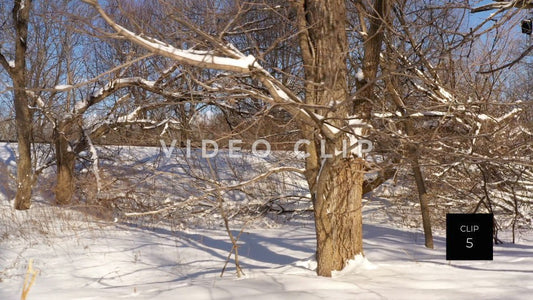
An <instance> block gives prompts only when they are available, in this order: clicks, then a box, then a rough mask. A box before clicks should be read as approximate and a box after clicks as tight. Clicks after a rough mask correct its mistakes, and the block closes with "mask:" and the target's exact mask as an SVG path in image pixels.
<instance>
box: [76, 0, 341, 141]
mask: <svg viewBox="0 0 533 300" xmlns="http://www.w3.org/2000/svg"><path fill="white" fill-rule="evenodd" d="M82 1H83V2H85V3H87V4H89V5H91V6H93V7H94V8H95V9H96V10H97V12H98V13H99V14H100V16H101V17H102V18H103V19H104V20H105V22H106V23H107V24H108V25H109V26H111V27H112V28H113V29H114V30H115V31H116V33H117V34H118V35H120V36H122V37H123V38H126V39H127V40H129V41H131V42H133V43H135V44H137V45H139V46H141V47H143V48H145V49H146V50H148V51H150V52H152V53H155V54H158V55H161V56H164V57H167V58H170V59H172V60H174V61H176V62H179V63H183V64H187V65H191V66H196V67H201V68H208V69H213V70H221V71H230V72H235V73H240V74H252V76H254V77H255V78H257V79H258V80H259V81H260V82H261V83H262V84H263V85H264V86H265V87H266V88H267V90H268V91H269V93H270V94H271V96H272V97H273V99H274V101H275V102H278V103H282V104H290V105H287V106H286V107H285V108H286V110H287V111H288V112H290V113H291V114H293V115H294V116H298V117H299V118H300V119H301V120H302V121H304V122H305V123H308V124H310V125H312V126H315V127H318V128H320V130H321V132H322V133H323V134H324V135H325V136H326V137H328V138H333V137H335V134H334V133H333V132H331V130H330V129H329V128H327V127H326V126H323V124H322V121H321V120H320V118H316V117H315V115H313V114H312V113H311V111H310V110H308V109H307V108H305V107H302V106H303V105H305V104H304V102H303V101H302V100H301V99H300V98H299V97H298V96H297V95H295V94H294V93H293V92H292V91H290V90H289V89H288V88H287V87H286V86H284V85H283V84H282V83H281V82H279V81H278V80H277V79H276V78H274V76H272V75H271V74H270V73H269V72H268V71H266V70H265V69H264V68H263V67H261V65H260V64H259V63H258V61H257V59H256V58H255V57H254V56H253V55H244V54H243V53H242V52H241V51H239V50H238V49H236V48H235V47H234V46H233V45H232V44H226V45H220V43H218V44H219V48H217V50H218V51H219V52H221V53H224V55H226V56H219V55H216V53H215V51H203V50H191V49H189V50H184V49H178V48H176V47H174V46H172V45H169V44H167V43H165V42H162V41H160V40H157V39H155V38H151V37H144V36H141V35H138V34H136V33H134V32H132V31H129V30H128V29H126V28H124V27H122V26H120V25H118V24H117V23H116V22H115V21H114V20H113V19H112V18H111V17H110V16H109V15H108V14H107V13H106V12H105V11H104V9H103V8H102V7H101V6H100V4H99V3H98V1H97V0H82ZM192 29H193V30H195V28H192ZM80 106H82V105H80Z"/></svg>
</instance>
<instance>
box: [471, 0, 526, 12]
mask: <svg viewBox="0 0 533 300" xmlns="http://www.w3.org/2000/svg"><path fill="white" fill-rule="evenodd" d="M511 8H518V9H532V8H533V0H513V1H502V0H496V1H493V2H492V3H489V4H485V5H482V6H479V7H474V8H472V10H471V11H472V12H473V13H478V12H482V11H487V10H494V9H499V10H502V11H503V10H507V9H511Z"/></svg>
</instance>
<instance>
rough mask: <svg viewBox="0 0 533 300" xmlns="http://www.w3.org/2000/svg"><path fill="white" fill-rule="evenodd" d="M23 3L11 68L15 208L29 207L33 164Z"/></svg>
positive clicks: (17, 16)
mask: <svg viewBox="0 0 533 300" xmlns="http://www.w3.org/2000/svg"><path fill="white" fill-rule="evenodd" d="M26 2H28V3H27V4H26V5H25V6H21V1H20V0H17V1H15V5H14V7H13V21H14V23H15V30H16V33H17V34H16V41H15V67H14V68H13V69H12V70H11V78H12V79H13V88H14V96H15V97H14V105H15V122H16V125H17V140H18V152H19V156H18V160H17V195H16V196H15V209H20V210H23V209H29V208H30V205H31V189H32V185H33V168H32V164H31V131H32V128H31V127H32V114H31V112H30V109H29V106H28V104H29V102H28V94H27V93H26V41H27V38H28V20H29V11H30V3H31V1H26Z"/></svg>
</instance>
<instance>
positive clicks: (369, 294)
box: [0, 151, 533, 299]
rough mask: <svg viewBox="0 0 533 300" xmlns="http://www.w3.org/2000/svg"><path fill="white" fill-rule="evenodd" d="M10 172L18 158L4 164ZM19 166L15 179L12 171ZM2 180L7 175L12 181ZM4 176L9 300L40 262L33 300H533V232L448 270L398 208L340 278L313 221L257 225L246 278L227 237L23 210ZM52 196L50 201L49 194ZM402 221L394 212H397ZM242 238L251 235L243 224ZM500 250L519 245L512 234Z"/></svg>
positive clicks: (1, 208) (2, 258)
mask: <svg viewBox="0 0 533 300" xmlns="http://www.w3.org/2000/svg"><path fill="white" fill-rule="evenodd" d="M0 154H2V155H3V156H2V155H0V157H1V158H2V162H3V164H4V167H5V168H4V171H5V170H6V169H10V168H11V167H12V163H11V162H12V159H13V157H12V156H9V155H6V152H3V153H1V151H0ZM6 165H7V167H6ZM0 171H1V170H0ZM7 178H9V177H8V176H7V175H6V173H5V172H3V173H2V172H0V179H1V180H2V182H1V184H0V299H20V294H21V291H22V285H23V281H24V274H25V272H26V267H27V264H28V262H29V260H30V259H33V260H34V268H35V269H38V270H39V271H40V273H39V275H38V276H37V279H36V281H35V284H34V285H33V287H32V288H31V290H30V292H29V294H28V299H121V298H123V299H129V298H133V299H154V298H157V299H251V298H253V299H530V298H531V295H533V232H531V231H521V232H520V233H519V236H518V241H517V243H516V244H511V243H505V244H503V245H495V246H494V260H493V261H452V262H449V261H446V260H445V237H444V233H443V232H442V231H437V232H436V234H435V245H436V247H435V249H433V250H430V249H426V248H424V247H423V242H424V238H423V234H422V232H421V231H420V230H414V229H408V228H405V227H403V226H402V224H401V223H399V222H397V221H396V220H397V218H390V216H389V215H385V213H384V207H385V206H387V205H389V204H390V203H388V202H387V200H386V199H372V200H369V201H367V202H366V205H365V223H366V224H365V227H364V241H365V245H364V246H365V254H366V257H365V258H361V257H357V258H356V259H354V261H352V262H351V263H350V265H349V266H348V267H347V268H346V269H345V270H343V271H341V272H337V273H335V274H334V276H333V278H322V277H317V276H316V274H315V272H314V267H315V262H314V260H313V253H314V249H315V237H314V225H313V222H312V221H311V220H309V218H306V217H305V216H303V215H302V216H300V217H295V218H293V219H292V220H291V221H289V222H287V223H280V222H274V221H272V222H267V221H265V220H261V221H258V222H257V223H252V224H248V225H247V226H246V227H245V228H244V233H243V234H242V235H241V239H240V242H239V244H240V248H239V253H240V261H241V264H242V267H243V270H244V272H245V276H244V278H241V279H237V278H236V276H235V267H234V264H233V260H232V261H230V263H229V264H228V267H227V269H226V271H225V273H224V275H223V276H222V277H221V276H220V275H221V271H222V268H223V267H224V263H225V261H226V258H227V256H228V253H229V250H230V249H231V243H230V242H229V239H228V237H227V235H226V233H225V232H224V230H223V229H222V228H219V229H218V228H213V227H212V226H209V227H206V228H202V227H201V226H196V227H194V228H192V229H179V228H178V227H172V226H168V225H165V224H153V226H151V227H141V226H139V225H138V224H132V223H128V222H127V220H119V221H118V222H116V223H114V222H111V221H106V220H102V219H97V218H95V217H93V216H91V215H90V214H87V213H84V212H81V211H79V210H77V209H76V207H70V208H68V209H64V208H58V207H50V206H48V205H47V204H45V203H42V202H40V201H36V203H35V205H34V207H33V208H32V209H31V210H29V211H25V212H20V211H14V210H12V208H11V206H12V205H11V204H12V202H11V201H9V199H10V198H11V197H12V192H11V190H10V188H9V185H7V183H6V181H5V180H7ZM40 195H42V193H41V194H40ZM389 213H390V210H389ZM232 229H233V230H234V231H235V234H238V233H239V231H240V230H241V226H240V225H236V224H233V226H232ZM500 238H502V239H503V240H504V241H510V240H511V238H510V236H509V234H508V233H506V232H504V233H500Z"/></svg>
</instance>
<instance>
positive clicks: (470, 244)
mask: <svg viewBox="0 0 533 300" xmlns="http://www.w3.org/2000/svg"><path fill="white" fill-rule="evenodd" d="M472 247H474V243H473V242H472V238H466V248H468V249H470V248H472Z"/></svg>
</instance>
